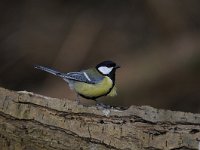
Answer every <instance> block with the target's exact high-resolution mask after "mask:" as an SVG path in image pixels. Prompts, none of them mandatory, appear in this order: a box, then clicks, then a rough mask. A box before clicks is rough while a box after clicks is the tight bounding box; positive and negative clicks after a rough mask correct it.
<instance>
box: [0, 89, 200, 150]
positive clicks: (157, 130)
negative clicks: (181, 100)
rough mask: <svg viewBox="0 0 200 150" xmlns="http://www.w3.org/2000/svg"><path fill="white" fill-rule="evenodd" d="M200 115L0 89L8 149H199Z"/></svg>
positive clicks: (0, 124) (1, 133)
mask: <svg viewBox="0 0 200 150" xmlns="http://www.w3.org/2000/svg"><path fill="white" fill-rule="evenodd" d="M199 142H200V114H192V113H185V112H176V111H170V110H159V109H155V108H152V107H149V106H141V107H137V106H131V107H130V108H129V109H126V110H120V109H117V108H111V109H103V108H97V107H96V106H93V107H85V106H82V105H77V104H76V103H75V102H72V101H69V100H66V99H56V98H50V97H44V96H40V95H36V94H33V93H29V92H25V91H24V92H14V91H10V90H6V89H3V88H0V147H1V149H3V150H21V149H24V150H40V149H42V150H43V149H44V150H46V149H48V150H54V149H63V150H64V149H75V150H77V149H83V150H85V149H90V150H101V149H102V150H104V149H117V150H125V149H126V150H129V149H132V150H142V149H150V150H168V149H170V150H180V149H183V150H186V149H188V150H189V149H190V150H191V149H198V147H199Z"/></svg>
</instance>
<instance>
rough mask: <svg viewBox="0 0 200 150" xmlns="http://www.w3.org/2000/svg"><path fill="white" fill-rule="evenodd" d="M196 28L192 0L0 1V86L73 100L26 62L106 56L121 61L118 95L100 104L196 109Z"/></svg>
mask: <svg viewBox="0 0 200 150" xmlns="http://www.w3.org/2000/svg"><path fill="white" fill-rule="evenodd" d="M199 33H200V1H198V0H192V1H188V0H182V1H178V0H169V1H159V0H147V1H131V0H130V1H127V0H107V1H106V0H101V1H67V0H42V1H41V0H24V1H14V0H7V1H6V0H2V1H0V86H3V87H5V88H9V89H13V90H28V91H33V92H36V93H39V94H43V95H47V96H52V97H59V98H69V99H74V98H75V94H74V93H73V92H71V91H70V90H69V88H68V87H67V85H66V83H65V82H63V81H62V80H60V79H58V78H56V77H53V76H52V75H49V74H47V73H44V72H40V71H38V70H35V69H34V68H33V65H34V64H40V65H45V66H51V67H54V68H57V69H58V70H61V71H64V72H68V71H77V70H80V69H85V68H88V67H92V66H95V65H96V64H97V63H99V62H100V61H102V60H107V59H110V60H113V61H116V62H117V63H118V64H120V65H121V66H122V68H121V69H120V70H118V72H117V86H118V96H117V97H115V98H102V99H100V101H102V102H104V103H106V104H112V105H120V106H129V105H131V104H134V105H151V106H153V107H158V108H167V109H172V110H183V111H191V112H199V111H200V34H199ZM86 102H88V103H90V102H91V101H88V100H87V101H86V100H83V103H86Z"/></svg>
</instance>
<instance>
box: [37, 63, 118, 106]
mask: <svg viewBox="0 0 200 150" xmlns="http://www.w3.org/2000/svg"><path fill="white" fill-rule="evenodd" d="M35 68H36V69H39V70H42V71H45V72H48V73H50V74H53V75H55V76H58V77H60V78H62V79H63V80H64V81H66V82H67V83H68V85H69V87H70V89H71V90H74V91H75V92H76V93H77V96H81V97H83V98H86V99H91V100H95V101H96V99H97V98H100V97H103V96H111V97H113V96H116V95H117V91H116V85H115V72H116V70H117V69H118V68H120V66H119V65H117V64H116V63H115V62H113V61H110V60H107V61H103V62H101V63H99V64H98V65H96V67H93V68H89V69H85V70H81V71H78V72H68V73H62V72H60V71H57V70H55V69H53V68H50V67H44V66H40V65H35ZM76 101H77V102H78V103H79V102H80V100H79V99H77V100H76Z"/></svg>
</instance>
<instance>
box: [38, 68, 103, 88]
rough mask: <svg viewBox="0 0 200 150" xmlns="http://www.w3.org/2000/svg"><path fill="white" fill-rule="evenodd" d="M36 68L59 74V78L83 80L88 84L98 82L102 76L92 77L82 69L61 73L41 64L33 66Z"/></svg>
mask: <svg viewBox="0 0 200 150" xmlns="http://www.w3.org/2000/svg"><path fill="white" fill-rule="evenodd" d="M35 68H36V69H39V70H42V71H46V72H48V73H51V74H53V75H56V76H59V77H61V78H63V79H64V80H65V79H68V80H74V81H79V82H85V83H89V84H95V83H98V82H99V81H100V80H102V78H99V77H94V76H92V75H90V74H87V73H86V72H84V71H81V72H69V73H61V72H59V71H57V70H55V69H52V68H49V67H43V66H35Z"/></svg>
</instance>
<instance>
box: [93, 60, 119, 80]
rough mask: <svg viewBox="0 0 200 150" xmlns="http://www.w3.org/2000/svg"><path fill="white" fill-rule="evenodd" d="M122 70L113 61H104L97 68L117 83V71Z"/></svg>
mask: <svg viewBox="0 0 200 150" xmlns="http://www.w3.org/2000/svg"><path fill="white" fill-rule="evenodd" d="M118 68H120V66H119V65H117V64H116V63H115V62H113V61H103V62H101V63H100V64H98V65H97V66H96V69H97V70H98V71H99V72H100V73H101V74H103V75H106V76H109V77H110V78H111V79H112V80H113V81H115V71H116V69H118Z"/></svg>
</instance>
